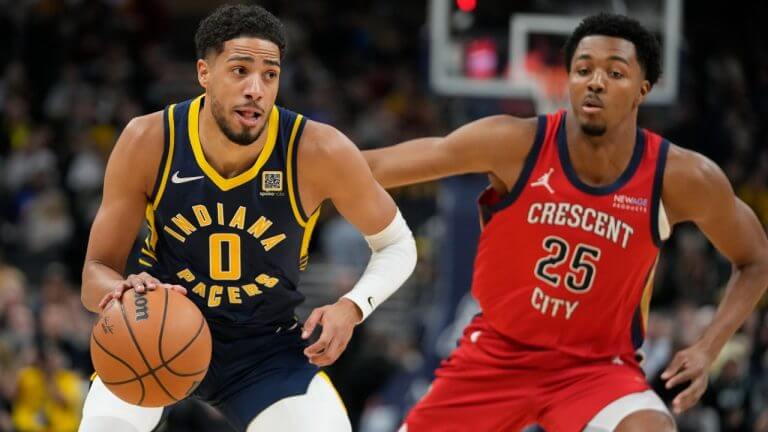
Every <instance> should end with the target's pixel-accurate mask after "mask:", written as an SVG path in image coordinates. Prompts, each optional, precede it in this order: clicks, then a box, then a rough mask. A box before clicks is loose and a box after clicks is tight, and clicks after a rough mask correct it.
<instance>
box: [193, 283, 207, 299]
mask: <svg viewBox="0 0 768 432" xmlns="http://www.w3.org/2000/svg"><path fill="white" fill-rule="evenodd" d="M192 292H193V293H195V294H197V295H199V296H200V297H201V298H205V284H204V283H202V282H198V283H197V285H195V287H194V288H192Z"/></svg>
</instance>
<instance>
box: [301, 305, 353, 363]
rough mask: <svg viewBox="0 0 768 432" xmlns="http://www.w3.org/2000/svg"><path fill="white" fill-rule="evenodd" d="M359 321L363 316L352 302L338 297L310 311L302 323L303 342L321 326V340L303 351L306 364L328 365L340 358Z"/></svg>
mask: <svg viewBox="0 0 768 432" xmlns="http://www.w3.org/2000/svg"><path fill="white" fill-rule="evenodd" d="M361 319H362V313H361V312H360V309H358V307H357V305H355V304H354V303H353V302H352V301H351V300H349V299H346V298H341V299H339V301H337V302H336V303H334V304H332V305H328V306H323V307H320V308H317V309H315V310H313V311H312V313H311V314H310V315H309V318H307V322H305V323H304V331H303V332H302V333H301V337H302V339H308V338H309V337H310V336H312V332H314V331H315V327H316V326H317V325H318V324H320V325H321V326H322V327H323V331H322V333H321V334H320V339H318V340H317V342H315V343H313V344H312V345H310V346H308V347H307V348H306V349H305V350H304V355H306V356H307V358H309V362H310V363H312V364H314V365H316V366H328V365H330V364H333V362H335V361H336V359H338V358H339V356H340V355H341V353H342V352H344V349H345V348H346V347H347V344H348V343H349V340H350V339H351V338H352V330H353V329H354V328H355V326H356V325H357V323H359V322H360V320H361Z"/></svg>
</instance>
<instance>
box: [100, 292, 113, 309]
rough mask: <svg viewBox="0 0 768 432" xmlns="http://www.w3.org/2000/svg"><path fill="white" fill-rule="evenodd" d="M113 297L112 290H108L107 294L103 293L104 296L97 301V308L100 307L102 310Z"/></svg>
mask: <svg viewBox="0 0 768 432" xmlns="http://www.w3.org/2000/svg"><path fill="white" fill-rule="evenodd" d="M113 298H115V293H114V291H110V292H108V293H107V295H105V296H104V297H103V298H102V299H101V301H100V302H99V309H101V310H104V308H105V307H107V305H108V304H109V302H110V301H111V300H112V299H113Z"/></svg>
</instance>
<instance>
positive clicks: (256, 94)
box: [243, 76, 264, 101]
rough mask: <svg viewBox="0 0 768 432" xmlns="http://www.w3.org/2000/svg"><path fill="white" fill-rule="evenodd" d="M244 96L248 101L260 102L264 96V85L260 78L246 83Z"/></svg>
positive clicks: (255, 77)
mask: <svg viewBox="0 0 768 432" xmlns="http://www.w3.org/2000/svg"><path fill="white" fill-rule="evenodd" d="M243 94H244V95H245V97H246V98H247V99H248V100H253V101H258V100H260V99H261V98H262V97H263V96H264V83H263V82H261V79H260V78H259V77H258V76H254V77H252V78H251V79H250V80H248V81H247V82H246V84H245V89H244V90H243Z"/></svg>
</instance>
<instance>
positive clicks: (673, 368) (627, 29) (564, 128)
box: [364, 14, 768, 432]
mask: <svg viewBox="0 0 768 432" xmlns="http://www.w3.org/2000/svg"><path fill="white" fill-rule="evenodd" d="M659 51H660V50H659V45H658V42H657V41H656V39H655V37H654V36H653V34H652V33H650V32H649V31H648V30H647V29H645V28H643V27H642V26H641V25H640V24H639V23H638V22H637V21H634V20H632V19H629V18H627V17H624V16H618V15H610V14H600V15H595V16H591V17H589V18H587V19H585V20H584V21H583V22H582V23H581V24H580V25H579V26H578V27H577V28H576V30H575V31H574V33H573V34H572V35H571V37H570V39H569V40H568V42H567V43H566V46H565V57H566V58H565V64H566V69H567V71H568V90H569V94H570V102H571V103H570V106H569V109H568V110H567V111H566V110H564V111H560V112H557V113H550V114H547V115H542V116H539V118H533V119H520V118H515V117H511V116H507V115H499V116H493V117H488V118H484V119H480V120H478V121H476V122H473V123H470V124H468V125H465V126H463V127H461V128H459V129H458V130H456V131H454V132H452V133H451V134H449V135H448V136H446V137H442V138H424V139H417V140H413V141H409V142H406V143H402V144H400V145H397V146H394V147H391V148H385V149H379V150H373V151H370V152H364V156H365V157H366V159H367V160H368V163H369V165H370V166H371V169H372V171H373V173H374V176H375V177H376V178H377V180H379V181H380V182H381V183H382V184H383V185H384V186H385V187H394V186H399V185H406V184H413V183H418V182H423V181H428V180H434V179H438V178H442V177H446V176H450V175H456V174H464V173H487V174H488V175H489V176H490V183H491V186H490V187H489V188H488V189H487V190H486V191H485V193H483V195H482V196H481V199H480V209H481V212H482V218H483V231H482V234H481V236H480V240H479V244H478V250H477V257H476V260H475V267H474V275H473V282H472V293H473V294H474V296H475V298H476V299H477V300H478V302H479V304H480V307H481V309H482V314H480V315H478V316H477V317H475V318H474V320H473V322H472V323H471V324H470V325H469V326H468V327H467V329H466V330H465V333H464V337H463V338H462V340H461V342H460V345H459V347H458V348H457V349H456V350H455V351H454V352H453V353H452V354H451V356H450V358H449V359H447V360H446V361H445V362H443V364H442V365H441V367H440V368H439V369H438V370H437V371H436V379H435V381H434V383H433V385H432V387H431V389H430V391H429V392H428V393H427V394H426V396H425V397H424V398H423V399H422V400H421V401H420V402H419V403H418V404H417V405H416V406H415V407H414V408H413V410H412V411H411V412H410V414H409V415H408V416H407V418H406V420H405V423H404V425H403V427H402V429H401V431H407V432H423V431H429V432H431V431H440V432H458V431H472V432H480V431H501V430H503V431H518V430H520V429H522V428H523V427H524V426H525V425H527V424H530V423H539V424H540V425H542V426H543V427H544V428H545V429H546V430H547V431H557V432H578V431H586V432H604V431H620V432H628V431H643V432H645V431H655V432H660V431H665V432H666V431H673V430H675V425H674V421H673V419H672V417H671V415H670V413H669V412H668V411H667V408H666V406H665V405H664V403H663V402H662V401H661V400H660V399H659V397H658V396H657V395H656V394H655V393H653V391H651V390H650V389H649V386H648V384H647V382H646V379H645V377H644V376H643V374H642V370H641V369H640V367H639V365H638V363H637V360H636V359H635V355H634V354H635V350H636V349H637V348H639V346H640V345H641V344H642V341H643V335H644V329H645V325H646V319H647V314H648V305H649V302H650V295H651V289H652V283H653V275H654V270H655V268H656V264H657V262H658V256H659V248H660V247H661V246H662V242H663V240H664V239H666V238H667V237H668V236H669V234H670V230H671V228H672V227H673V226H674V225H676V224H678V223H681V222H685V221H691V222H693V223H695V224H696V225H697V226H698V227H699V229H701V231H702V232H703V233H704V234H705V235H706V236H707V237H708V238H709V240H710V241H711V242H712V243H713V245H714V246H715V247H716V248H717V249H718V250H719V251H720V252H721V253H722V254H723V255H724V256H725V257H727V258H728V259H729V260H730V261H731V263H732V264H733V273H732V275H731V279H730V281H729V284H728V287H727V289H726V292H725V295H724V297H723V300H722V302H721V304H720V305H719V308H718V310H717V313H716V314H715V316H714V319H713V321H712V322H711V324H710V325H709V326H708V328H706V330H705V331H704V332H703V334H702V335H701V337H700V339H699V340H698V341H697V342H696V343H695V344H693V345H692V346H691V347H688V348H687V349H685V350H682V351H681V352H679V353H677V355H675V357H674V358H673V359H672V361H671V363H670V365H669V366H668V367H667V369H666V370H665V371H664V373H663V374H662V379H664V380H666V385H667V387H668V388H672V387H676V386H678V385H680V386H681V388H680V390H681V392H680V393H679V394H678V395H677V396H676V397H675V398H674V400H673V403H672V407H673V409H674V411H675V412H676V413H680V412H682V411H685V410H686V409H688V408H690V407H692V406H693V405H695V404H696V402H697V401H698V400H699V398H700V397H701V395H702V394H703V393H704V390H705V388H706V386H707V379H708V370H709V367H710V365H711V364H712V362H713V361H714V359H715V358H716V357H717V355H718V353H719V352H720V350H721V349H722V348H723V346H724V345H725V343H726V341H727V340H728V339H729V338H730V337H731V336H732V335H733V334H734V332H735V331H736V330H737V329H738V328H739V327H740V326H741V325H742V323H743V322H744V320H745V319H746V318H747V316H748V315H749V314H750V312H751V311H752V309H753V308H754V306H755V304H756V303H757V301H758V299H759V298H760V297H761V296H762V295H763V293H764V292H765V289H766V286H767V285H768V240H766V235H765V231H764V230H763V227H762V226H761V225H760V223H759V222H758V220H757V218H756V217H755V214H754V213H753V212H752V210H751V209H750V208H749V207H747V206H746V205H745V204H744V203H743V202H742V201H741V200H739V199H738V198H737V197H735V196H734V193H733V190H732V188H731V185H730V184H729V182H728V179H727V178H726V177H725V175H724V174H723V172H722V171H721V170H720V168H718V167H717V165H715V164H714V163H713V162H712V161H710V160H709V159H707V158H705V157H704V156H702V155H700V154H697V153H695V152H693V151H690V150H686V149H683V148H681V147H678V146H675V145H672V144H670V143H669V142H668V141H667V140H665V139H663V138H662V137H660V136H659V135H656V134H654V133H653V132H651V131H648V130H645V129H641V128H638V126H637V114H638V107H639V106H640V104H641V103H642V102H643V100H644V99H645V97H646V96H647V95H648V93H649V92H650V91H651V88H652V86H653V85H654V84H655V83H656V81H657V79H658V78H659V74H660V72H661V68H660V61H659Z"/></svg>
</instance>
